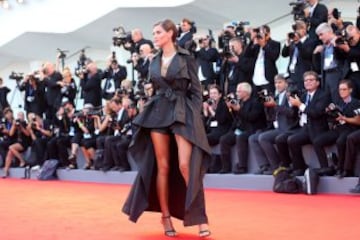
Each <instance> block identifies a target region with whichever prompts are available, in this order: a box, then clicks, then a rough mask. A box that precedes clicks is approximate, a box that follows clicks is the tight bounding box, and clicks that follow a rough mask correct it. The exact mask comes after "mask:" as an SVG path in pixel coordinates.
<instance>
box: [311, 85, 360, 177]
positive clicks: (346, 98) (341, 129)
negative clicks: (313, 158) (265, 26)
mask: <svg viewBox="0 0 360 240" xmlns="http://www.w3.org/2000/svg"><path fill="white" fill-rule="evenodd" d="M351 91H352V84H351V81H350V80H341V81H340V83H339V95H340V99H339V100H338V101H336V102H334V103H330V104H329V106H328V107H327V108H326V112H327V114H328V115H329V121H330V126H331V128H330V130H329V131H327V132H324V133H321V134H320V135H318V136H317V137H316V138H315V140H314V141H313V146H314V149H315V152H316V155H317V157H318V159H319V161H320V162H325V161H327V155H326V152H325V149H324V148H325V147H326V146H331V145H332V144H334V143H336V148H337V152H338V162H337V163H334V164H337V173H336V175H337V176H338V177H340V178H342V177H347V176H352V175H353V172H352V171H350V170H346V171H344V161H345V150H346V139H347V136H348V135H349V134H350V133H352V132H354V131H355V130H357V129H358V128H359V127H358V126H357V125H353V124H350V123H347V122H346V121H345V120H344V119H346V118H352V117H354V116H355V113H354V110H356V109H359V108H360V101H359V100H358V99H355V98H352V97H351Z"/></svg>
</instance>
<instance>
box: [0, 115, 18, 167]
mask: <svg viewBox="0 0 360 240" xmlns="http://www.w3.org/2000/svg"><path fill="white" fill-rule="evenodd" d="M3 115H4V117H3V118H2V119H1V124H0V127H1V128H0V155H1V159H3V160H5V157H6V154H7V151H8V149H9V146H10V145H11V144H13V143H15V141H16V135H15V134H14V132H10V130H11V129H12V124H13V123H14V114H13V111H12V110H11V108H5V109H4V110H3ZM10 133H11V134H10ZM3 164H4V163H1V164H0V167H2V165H3Z"/></svg>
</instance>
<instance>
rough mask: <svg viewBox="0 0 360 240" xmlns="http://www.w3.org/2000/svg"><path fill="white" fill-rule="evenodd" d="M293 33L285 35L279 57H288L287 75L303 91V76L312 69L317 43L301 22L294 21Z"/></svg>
mask: <svg viewBox="0 0 360 240" xmlns="http://www.w3.org/2000/svg"><path fill="white" fill-rule="evenodd" d="M292 27H293V30H294V32H291V33H289V34H288V35H287V39H286V42H285V45H284V47H283V49H282V52H281V55H282V56H283V57H289V58H290V59H289V65H288V68H287V70H288V73H289V77H290V79H291V82H289V84H290V85H291V84H293V85H294V86H295V87H296V88H297V89H299V90H300V89H304V81H303V74H304V72H306V71H310V70H312V69H313V66H312V57H313V54H312V53H313V51H314V48H315V46H316V44H317V41H316V40H314V39H311V38H309V37H308V35H307V25H306V23H305V22H303V21H300V20H298V21H296V22H295V24H294V25H292Z"/></svg>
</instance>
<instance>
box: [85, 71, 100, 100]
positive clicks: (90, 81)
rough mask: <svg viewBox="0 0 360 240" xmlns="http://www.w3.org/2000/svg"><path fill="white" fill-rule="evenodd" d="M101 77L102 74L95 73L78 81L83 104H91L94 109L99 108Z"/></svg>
mask: <svg viewBox="0 0 360 240" xmlns="http://www.w3.org/2000/svg"><path fill="white" fill-rule="evenodd" d="M101 77H102V73H100V72H97V73H96V74H94V75H93V76H89V75H85V76H84V79H81V80H80V86H81V88H82V91H83V98H84V104H86V103H91V104H92V105H93V106H94V107H98V106H101Z"/></svg>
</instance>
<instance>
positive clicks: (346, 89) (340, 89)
mask: <svg viewBox="0 0 360 240" xmlns="http://www.w3.org/2000/svg"><path fill="white" fill-rule="evenodd" d="M348 90H349V88H339V91H348Z"/></svg>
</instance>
